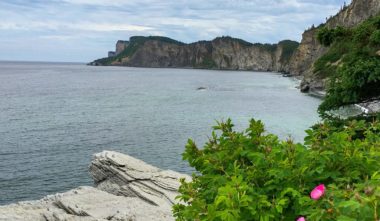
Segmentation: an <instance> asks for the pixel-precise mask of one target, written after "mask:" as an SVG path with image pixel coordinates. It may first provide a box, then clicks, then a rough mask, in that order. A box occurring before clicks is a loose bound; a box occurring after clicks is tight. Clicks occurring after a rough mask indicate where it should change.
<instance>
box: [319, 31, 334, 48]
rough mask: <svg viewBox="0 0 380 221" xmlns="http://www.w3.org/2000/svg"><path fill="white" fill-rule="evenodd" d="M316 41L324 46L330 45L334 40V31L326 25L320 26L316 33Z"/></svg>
mask: <svg viewBox="0 0 380 221" xmlns="http://www.w3.org/2000/svg"><path fill="white" fill-rule="evenodd" d="M317 39H318V41H319V42H320V43H321V44H322V45H324V46H330V45H331V44H332V43H333V42H334V31H333V30H331V29H328V28H327V27H322V28H321V29H319V31H318V33H317Z"/></svg>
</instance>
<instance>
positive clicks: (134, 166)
mask: <svg viewBox="0 0 380 221" xmlns="http://www.w3.org/2000/svg"><path fill="white" fill-rule="evenodd" d="M90 174H91V175H92V177H93V178H94V181H95V185H96V188H94V187H79V188H76V189H73V190H70V191H68V192H66V193H58V194H55V195H51V196H47V197H45V198H43V199H41V200H37V201H28V202H20V203H16V204H11V205H7V206H0V221H29V220H33V221H107V220H111V221H146V220H152V221H174V217H173V216H172V212H171V206H172V205H173V204H174V203H175V202H176V199H175V197H176V196H177V195H178V192H177V190H178V188H179V186H180V182H179V179H180V178H185V179H186V180H188V181H190V180H191V178H190V177H189V176H188V175H184V174H180V173H176V172H174V171H170V170H160V169H159V168H156V167H154V166H151V165H149V164H146V163H144V162H143V161H140V160H138V159H135V158H133V157H130V156H128V155H124V154H121V153H117V152H113V151H104V152H102V153H99V154H96V155H95V157H94V160H93V161H92V163H91V165H90Z"/></svg>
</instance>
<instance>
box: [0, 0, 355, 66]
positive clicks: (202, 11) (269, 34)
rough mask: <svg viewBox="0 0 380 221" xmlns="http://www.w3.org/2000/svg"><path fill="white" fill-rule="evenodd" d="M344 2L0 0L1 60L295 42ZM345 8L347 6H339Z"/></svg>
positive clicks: (83, 57) (76, 58) (67, 58)
mask: <svg viewBox="0 0 380 221" xmlns="http://www.w3.org/2000/svg"><path fill="white" fill-rule="evenodd" d="M344 2H345V0H265V1H263V0H29V1H28V0H0V60H24V61H77V62H88V61H91V60H94V59H96V58H99V57H104V56H106V54H107V51H109V50H114V47H115V42H116V41H117V40H119V39H122V40H128V39H129V37H130V36H134V35H161V36H168V37H171V38H174V39H176V40H180V41H183V42H186V43H190V42H194V41H198V40H211V39H213V38H215V37H217V36H222V35H229V36H232V37H237V38H242V39H244V40H246V41H250V42H261V43H276V42H278V41H280V40H283V39H292V40H297V41H300V40H301V34H302V32H303V31H304V30H305V29H306V28H308V27H310V26H311V25H312V24H316V25H317V24H320V23H321V22H324V21H325V19H326V17H328V16H330V15H334V14H336V12H337V11H338V10H339V9H340V7H341V6H342V5H343V3H344ZM346 2H349V0H346Z"/></svg>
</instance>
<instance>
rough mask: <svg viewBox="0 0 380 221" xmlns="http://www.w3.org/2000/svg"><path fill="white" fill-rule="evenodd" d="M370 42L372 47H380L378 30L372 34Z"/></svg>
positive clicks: (379, 31)
mask: <svg viewBox="0 0 380 221" xmlns="http://www.w3.org/2000/svg"><path fill="white" fill-rule="evenodd" d="M370 41H371V43H372V44H374V45H380V30H376V31H374V32H373V33H372V35H371V37H370Z"/></svg>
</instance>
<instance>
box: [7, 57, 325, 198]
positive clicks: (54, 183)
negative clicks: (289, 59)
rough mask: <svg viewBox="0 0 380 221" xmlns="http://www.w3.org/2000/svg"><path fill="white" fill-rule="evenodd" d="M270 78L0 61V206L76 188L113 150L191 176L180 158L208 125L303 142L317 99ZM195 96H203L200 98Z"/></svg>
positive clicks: (276, 77) (87, 181) (87, 182)
mask: <svg viewBox="0 0 380 221" xmlns="http://www.w3.org/2000/svg"><path fill="white" fill-rule="evenodd" d="M297 83H298V82H297V81H295V80H294V79H292V78H284V77H282V76H281V75H280V74H278V73H264V72H248V71H244V72H243V71H214V70H192V69H154V68H129V67H93V66H86V65H84V64H69V63H27V62H0V205H2V204H8V203H12V202H17V201H21V200H31V199H38V198H41V197H43V196H45V195H47V194H52V193H56V192H63V191H66V190H68V189H71V188H75V187H77V186H80V185H92V180H91V178H90V176H89V174H88V172H87V168H88V165H89V163H90V161H91V158H92V155H93V154H94V153H97V152H100V151H102V150H115V151H120V152H122V153H126V154H129V155H132V156H134V157H137V158H139V159H142V160H144V161H146V162H148V163H150V164H153V165H155V166H158V167H160V168H163V169H172V170H176V171H179V172H185V173H191V171H192V170H191V168H189V167H188V165H187V163H186V162H184V161H182V159H181V154H182V152H183V151H184V146H185V144H186V142H187V139H188V138H192V139H194V140H195V141H196V143H197V144H198V145H199V146H200V147H201V146H203V144H204V142H205V141H206V140H207V136H209V135H210V134H211V131H212V130H211V128H212V126H213V125H215V122H216V120H223V119H224V120H226V119H227V118H231V119H232V120H233V123H234V124H235V125H236V129H237V130H243V129H244V128H245V127H247V126H248V122H249V119H251V118H256V119H261V120H262V121H263V122H264V123H265V125H266V129H267V131H269V132H271V133H275V134H277V135H279V136H280V138H282V139H286V138H288V137H289V136H290V135H291V137H292V138H293V139H295V140H296V141H299V142H302V140H303V137H304V135H305V133H304V130H306V129H307V128H308V127H309V126H311V125H313V124H314V123H316V122H318V120H319V118H318V114H317V112H316V110H317V107H318V105H319V104H320V100H319V99H316V98H313V97H310V96H307V95H305V94H301V93H299V91H298V90H297V89H296V88H295V86H296V85H297ZM200 88H204V89H201V90H199V89H200Z"/></svg>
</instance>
